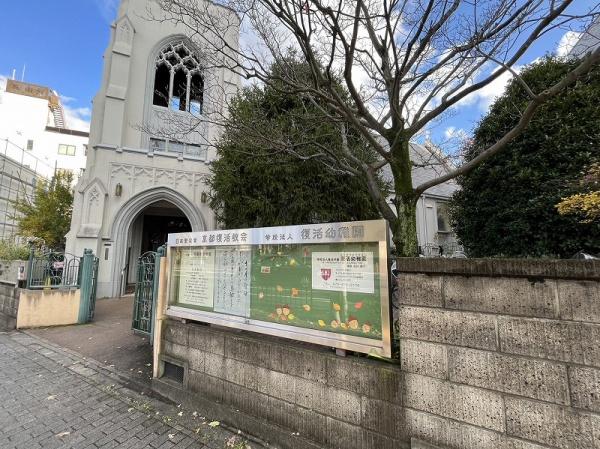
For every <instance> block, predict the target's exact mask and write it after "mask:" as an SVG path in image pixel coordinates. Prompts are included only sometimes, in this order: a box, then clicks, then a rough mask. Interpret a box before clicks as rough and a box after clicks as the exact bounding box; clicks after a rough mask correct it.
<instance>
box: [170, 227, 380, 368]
mask: <svg viewBox="0 0 600 449" xmlns="http://www.w3.org/2000/svg"><path fill="white" fill-rule="evenodd" d="M387 254H388V227H387V223H386V222H385V220H375V221H363V222H351V223H332V224H313V225H303V226H283V227H275V228H254V229H238V230H221V231H207V232H195V233H182V234H170V235H169V241H168V252H167V263H168V264H169V276H168V292H169V304H168V307H167V315H168V316H172V317H178V318H184V319H188V320H195V321H201V322H206V323H212V324H218V325H221V326H228V327H233V328H236V329H244V330H249V331H253V332H260V333H264V334H269V335H275V336H279V337H284V338H290V339H295V340H300V341H306V342H311V343H316V344H321V345H326V346H330V347H334V348H336V349H344V350H351V351H357V352H363V353H370V354H377V355H381V356H385V357H391V327H390V300H389V292H388V257H387Z"/></svg>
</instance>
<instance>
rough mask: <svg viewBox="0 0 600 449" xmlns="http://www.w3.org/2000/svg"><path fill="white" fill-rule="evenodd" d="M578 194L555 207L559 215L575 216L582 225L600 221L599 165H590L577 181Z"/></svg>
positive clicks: (564, 199)
mask: <svg viewBox="0 0 600 449" xmlns="http://www.w3.org/2000/svg"><path fill="white" fill-rule="evenodd" d="M579 188H580V189H581V191H580V193H576V194H575V195H571V196H569V197H567V198H563V199H562V201H561V202H560V203H558V204H557V205H556V208H557V209H558V213H559V214H561V215H577V216H579V217H580V220H581V222H582V223H592V222H594V221H600V164H599V163H596V164H592V166H591V167H590V168H589V169H588V171H587V172H586V173H585V174H584V176H583V178H582V179H581V180H580V181H579Z"/></svg>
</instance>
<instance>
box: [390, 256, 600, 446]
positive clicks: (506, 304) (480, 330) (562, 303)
mask: <svg viewBox="0 0 600 449" xmlns="http://www.w3.org/2000/svg"><path fill="white" fill-rule="evenodd" d="M399 268H400V271H402V274H401V276H400V278H399V286H400V291H399V293H400V294H399V298H400V303H401V307H400V337H401V348H402V350H401V366H402V371H403V405H404V406H405V407H407V411H408V410H410V413H411V414H415V415H416V416H419V420H420V424H419V425H418V432H417V433H416V435H419V436H420V437H421V438H422V439H423V440H426V441H429V442H431V443H437V444H439V445H440V446H442V447H451V448H461V449H462V448H471V447H472V448H481V449H487V448H490V449H491V448H510V449H513V448H514V449H516V448H519V449H541V448H546V447H552V448H600V369H599V368H600V264H599V263H598V262H592V261H586V262H581V261H502V260H491V261H488V260H484V261H468V260H416V261H401V263H400V266H399ZM424 292H426V294H423V293H424ZM534 443H535V444H534Z"/></svg>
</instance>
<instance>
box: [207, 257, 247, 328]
mask: <svg viewBox="0 0 600 449" xmlns="http://www.w3.org/2000/svg"><path fill="white" fill-rule="evenodd" d="M251 261H252V249H251V248H245V249H243V248H238V247H229V248H227V247H225V248H217V256H216V264H215V306H214V307H215V312H220V313H227V314H230V315H237V316H244V317H249V316H250V278H251V273H250V264H251Z"/></svg>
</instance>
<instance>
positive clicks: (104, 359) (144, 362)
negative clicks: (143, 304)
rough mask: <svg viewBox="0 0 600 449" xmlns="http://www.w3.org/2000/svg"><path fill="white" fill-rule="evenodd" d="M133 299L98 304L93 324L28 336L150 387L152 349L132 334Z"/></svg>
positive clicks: (41, 331) (32, 332)
mask: <svg viewBox="0 0 600 449" xmlns="http://www.w3.org/2000/svg"><path fill="white" fill-rule="evenodd" d="M132 315H133V296H125V297H123V298H115V299H99V300H98V301H96V313H95V315H94V321H92V322H91V323H88V324H82V325H77V326H57V327H48V328H41V329H32V330H30V331H28V333H29V334H33V335H37V336H38V337H41V338H43V339H45V340H49V341H51V342H52V343H54V344H56V345H58V346H60V347H61V348H67V349H70V350H72V351H75V352H77V353H78V354H81V355H83V356H84V357H89V358H92V359H94V360H97V361H98V362H101V363H102V364H104V365H107V366H112V367H114V368H115V369H116V370H118V371H121V372H123V373H126V374H127V375H128V376H129V377H131V378H133V379H135V380H136V381H138V382H143V383H145V384H147V385H148V387H149V386H150V381H151V379H152V366H151V365H150V364H151V363H152V346H150V343H149V342H148V337H141V336H139V335H135V334H134V333H133V331H132V330H131V317H132Z"/></svg>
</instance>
